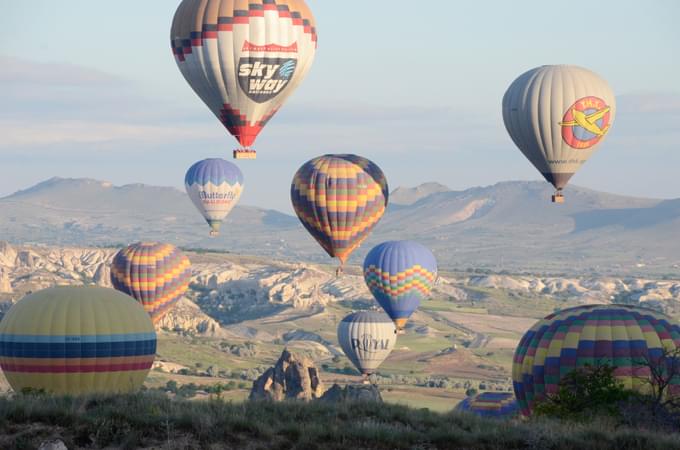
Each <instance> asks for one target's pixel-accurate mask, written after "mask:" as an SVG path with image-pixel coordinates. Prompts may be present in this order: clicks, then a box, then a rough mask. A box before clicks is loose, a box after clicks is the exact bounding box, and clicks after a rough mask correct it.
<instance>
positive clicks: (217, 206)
mask: <svg viewBox="0 0 680 450" xmlns="http://www.w3.org/2000/svg"><path fill="white" fill-rule="evenodd" d="M184 187H185V188H186V190H187V194H189V198H191V201H192V202H193V203H194V206H196V209H198V210H199V211H200V212H201V214H202V215H203V217H204V218H205V220H206V222H208V225H210V235H211V236H217V235H218V234H220V226H221V225H222V221H223V220H224V218H225V217H227V214H229V213H230V212H231V210H232V209H233V208H234V206H236V204H237V203H238V200H239V199H240V198H241V192H242V191H243V173H241V170H240V169H239V168H238V167H237V166H236V165H235V164H232V163H230V162H229V161H225V160H223V159H219V158H210V159H204V160H203V161H199V162H197V163H196V164H194V165H193V166H191V167H190V168H189V170H188V171H187V174H186V176H185V177H184Z"/></svg>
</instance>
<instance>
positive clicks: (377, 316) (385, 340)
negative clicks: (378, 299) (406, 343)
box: [338, 311, 397, 376]
mask: <svg viewBox="0 0 680 450" xmlns="http://www.w3.org/2000/svg"><path fill="white" fill-rule="evenodd" d="M396 342H397V329H396V328H395V327H394V323H393V322H392V320H390V318H389V317H387V316H386V315H385V314H384V313H382V312H376V311H361V312H355V313H352V314H350V315H348V316H347V317H345V318H344V319H342V321H341V322H340V324H339V325H338V343H339V344H340V347H342V350H343V351H344V352H345V355H346V356H347V358H349V360H350V361H352V364H354V366H355V367H356V368H357V370H359V372H361V374H362V375H364V376H368V375H371V374H372V373H375V372H376V371H377V370H378V367H380V365H381V364H382V363H383V361H385V359H386V358H387V357H388V356H389V355H390V353H391V352H392V349H393V348H394V345H395V344H396Z"/></svg>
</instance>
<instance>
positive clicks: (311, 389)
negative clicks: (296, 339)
mask: <svg viewBox="0 0 680 450" xmlns="http://www.w3.org/2000/svg"><path fill="white" fill-rule="evenodd" d="M323 392H324V386H323V383H322V381H321V378H320V377H319V370H318V369H317V368H316V366H315V365H314V362H312V360H311V359H309V358H307V357H306V356H299V355H294V354H292V353H290V352H289V351H288V349H285V350H284V351H283V353H281V357H280V358H279V360H278V361H277V362H276V365H275V366H274V367H270V368H269V369H267V371H266V372H265V373H263V374H262V376H260V378H258V379H257V380H255V381H254V382H253V388H252V389H251V391H250V397H249V398H250V400H272V401H282V400H286V399H296V400H304V401H309V400H313V399H317V398H320V397H321V396H322V395H323Z"/></svg>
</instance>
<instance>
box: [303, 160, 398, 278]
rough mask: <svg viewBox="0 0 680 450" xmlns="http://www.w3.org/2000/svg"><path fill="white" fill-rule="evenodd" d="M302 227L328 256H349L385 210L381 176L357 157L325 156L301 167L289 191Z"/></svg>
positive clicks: (342, 258) (342, 261)
mask: <svg viewBox="0 0 680 450" xmlns="http://www.w3.org/2000/svg"><path fill="white" fill-rule="evenodd" d="M290 197H291V201H292V202H293V208H294V209H295V213H296V214H297V216H298V218H299V219H300V222H302V225H303V226H304V227H305V228H306V229H307V231H308V232H309V233H310V234H311V235H312V236H313V237H314V239H316V241H317V242H318V243H319V244H320V245H321V247H323V249H324V250H326V253H328V255H329V256H331V257H332V258H333V257H335V258H338V259H339V260H340V269H339V270H341V269H342V266H344V264H345V262H346V261H347V258H349V256H350V255H351V254H352V252H353V251H354V250H355V249H356V248H357V247H358V246H359V245H361V243H362V242H363V241H364V240H365V239H366V238H367V237H368V235H369V234H370V233H371V231H372V230H373V228H374V227H375V226H376V225H377V223H378V221H380V219H381V218H382V216H383V214H384V213H385V208H386V207H387V201H388V199H389V192H388V187H387V180H386V179H385V174H384V173H383V171H382V170H380V167H378V166H377V165H376V164H375V163H373V162H372V161H369V160H368V159H366V158H363V157H361V156H357V155H324V156H319V157H318V158H314V159H312V160H310V161H308V162H306V163H305V164H303V165H302V167H300V169H299V170H298V171H297V173H296V174H295V177H294V178H293V183H292V185H291V189H290Z"/></svg>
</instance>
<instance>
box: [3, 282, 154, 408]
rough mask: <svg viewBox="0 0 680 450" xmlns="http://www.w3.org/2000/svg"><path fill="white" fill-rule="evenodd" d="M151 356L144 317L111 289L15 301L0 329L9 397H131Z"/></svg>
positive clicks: (52, 292)
mask: <svg viewBox="0 0 680 450" xmlns="http://www.w3.org/2000/svg"><path fill="white" fill-rule="evenodd" d="M155 355H156V332H155V331H154V327H153V324H152V323H151V320H150V319H149V315H148V314H146V312H145V311H144V308H142V307H141V305H139V303H137V302H136V301H135V300H134V299H132V298H130V297H129V296H127V295H125V294H123V293H121V292H118V291H115V290H114V289H106V288H101V287H71V286H69V287H57V288H49V289H45V290H42V291H39V292H36V293H34V294H31V295H28V296H26V297H24V298H23V299H21V300H20V301H19V302H17V303H16V304H15V305H14V306H12V308H10V310H9V311H8V312H7V314H6V315H5V317H4V318H3V319H2V322H0V368H2V371H3V373H4V374H5V377H6V378H7V381H8V382H9V384H10V385H11V386H12V388H13V389H14V390H15V391H16V392H21V391H22V390H24V389H35V390H45V391H47V392H51V393H55V394H76V395H81V394H94V393H123V392H133V391H135V390H137V389H139V388H140V387H141V386H142V384H143V383H144V380H145V379H146V376H147V374H148V373H149V369H151V365H152V364H153V360H154V357H155Z"/></svg>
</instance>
